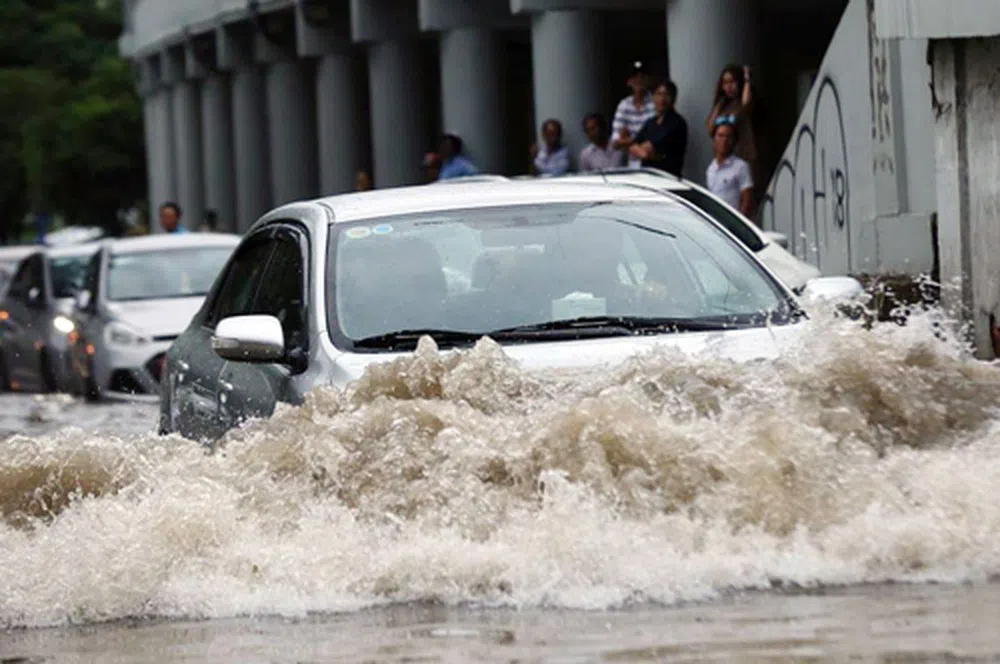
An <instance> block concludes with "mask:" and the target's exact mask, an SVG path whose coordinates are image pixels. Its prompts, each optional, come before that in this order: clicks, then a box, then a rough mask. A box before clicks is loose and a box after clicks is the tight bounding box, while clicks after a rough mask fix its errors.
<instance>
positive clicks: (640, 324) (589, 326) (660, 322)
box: [491, 316, 746, 337]
mask: <svg viewBox="0 0 1000 664" xmlns="http://www.w3.org/2000/svg"><path fill="white" fill-rule="evenodd" d="M745 326H746V325H745V324H741V323H735V322H732V321H724V320H713V319H704V318H703V319H699V318H663V317H644V316H586V317H582V318H573V319H569V320H555V321H549V322H546V323H538V324H536V325H522V326H519V327H511V328H507V329H503V330H497V331H496V332H493V333H492V334H491V336H494V335H502V336H507V337H509V336H514V335H531V334H534V333H561V334H567V333H577V334H581V335H586V336H593V334H588V333H601V334H600V336H615V335H617V336H625V335H628V336H632V335H639V334H662V333H664V332H706V331H712V330H731V329H734V328H740V327H745Z"/></svg>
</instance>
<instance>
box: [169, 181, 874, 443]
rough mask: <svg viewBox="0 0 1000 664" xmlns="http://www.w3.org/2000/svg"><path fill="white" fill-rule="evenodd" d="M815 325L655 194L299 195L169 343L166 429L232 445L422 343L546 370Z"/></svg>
mask: <svg viewBox="0 0 1000 664" xmlns="http://www.w3.org/2000/svg"><path fill="white" fill-rule="evenodd" d="M813 290H814V291H816V292H824V293H825V294H826V295H836V294H837V293H838V292H839V293H841V294H851V293H854V292H856V291H857V290H860V286H859V285H858V283H857V282H856V281H854V280H845V281H832V282H825V281H824V280H817V281H814V282H813ZM804 319H805V313H804V312H803V310H802V309H801V307H800V304H799V302H798V301H797V300H796V298H795V297H794V296H793V294H792V292H791V290H790V289H789V288H788V286H786V285H785V284H784V283H783V282H782V281H781V280H779V279H778V278H776V276H775V275H774V273H773V272H772V271H771V270H770V269H768V268H767V267H766V266H765V265H764V264H763V263H762V262H761V261H760V260H759V259H758V258H757V257H756V255H755V254H754V253H753V252H751V251H749V250H748V249H747V248H746V246H744V245H743V244H741V243H740V242H739V241H738V240H737V239H736V238H735V237H734V236H733V235H732V234H731V233H730V232H729V231H727V230H726V229H725V228H724V227H723V226H721V225H720V224H718V223H717V222H716V221H714V220H713V219H711V218H710V217H708V216H707V215H706V214H704V213H703V212H701V211H700V210H698V208H696V207H695V206H693V205H691V204H690V203H687V202H685V201H683V200H682V199H680V198H677V197H674V196H664V195H663V194H662V193H660V192H657V191H651V190H649V189H646V188H640V187H630V186H624V185H611V184H591V183H585V184H584V183H580V184H574V183H571V182H564V183H559V184H555V183H553V182H551V181H540V180H539V181H528V182H515V181H508V180H502V181H485V182H469V183H466V184H464V185H463V186H448V187H443V186H437V185H424V186H418V187H401V188H397V189H392V190H382V191H372V192H364V193H351V194H343V195H340V196H334V197H330V198H324V199H319V200H314V201H306V202H301V203H295V204H289V205H286V206H283V207H281V208H278V209H277V210H274V211H272V212H270V213H269V214H267V215H265V216H264V217H263V218H261V219H260V220H258V221H257V222H256V223H255V224H254V226H253V227H252V228H251V229H250V230H249V231H248V232H247V234H246V236H245V237H244V239H243V241H242V243H241V244H240V246H239V247H238V248H237V249H236V251H235V252H234V253H233V256H232V258H231V260H230V261H229V263H228V264H227V265H226V267H225V268H224V270H223V272H222V275H221V276H220V278H219V280H218V281H217V282H216V284H215V285H214V286H213V288H212V290H211V292H209V294H208V295H207V296H206V298H205V304H204V306H203V307H202V308H201V309H200V310H199V311H198V312H197V313H196V314H195V316H194V318H193V319H192V320H191V324H190V325H189V326H188V327H187V329H186V330H185V331H184V332H183V333H182V334H181V336H180V337H179V338H178V339H177V341H176V342H174V344H173V345H172V346H171V348H170V350H169V351H168V352H167V359H166V365H165V367H164V372H163V379H162V381H161V387H162V393H161V395H162V396H161V399H160V425H159V430H160V431H161V432H162V433H170V432H180V433H181V434H183V435H185V436H187V437H189V438H195V439H214V438H216V437H218V436H220V435H222V434H223V433H224V432H225V431H226V430H227V429H229V428H231V427H233V426H236V425H238V424H239V423H240V422H242V421H243V420H245V419H246V418H250V417H266V416H269V415H270V414H271V413H272V412H273V410H274V408H275V406H276V404H277V403H278V402H286V403H293V404H294V403H301V402H302V400H303V398H304V395H305V394H306V393H308V392H309V391H310V390H312V389H313V388H315V387H317V386H322V385H335V386H345V385H347V384H349V383H350V382H352V381H354V380H356V379H358V378H359V377H360V376H361V375H362V374H363V372H364V371H365V369H366V368H367V367H369V366H371V365H373V364H375V363H380V362H385V361H388V360H392V359H394V358H397V357H400V356H402V355H404V354H407V353H411V352H412V351H414V350H415V349H416V347H417V344H418V342H419V340H420V339H422V338H424V337H430V338H432V339H433V340H434V341H435V342H436V343H437V345H438V348H439V349H442V350H444V349H451V348H464V347H469V346H471V345H473V344H474V343H476V342H477V341H478V340H480V339H481V338H482V337H484V336H489V337H491V338H492V339H493V340H494V341H496V342H497V343H499V344H501V345H502V347H503V348H504V351H505V352H506V353H507V354H508V355H509V356H510V357H512V358H513V359H514V360H516V361H519V362H521V363H522V364H523V366H525V367H526V368H528V369H531V370H545V369H558V368H570V367H583V366H594V365H602V364H614V363H618V362H621V361H622V360H625V359H626V358H628V357H629V356H631V355H633V354H635V353H638V352H640V351H643V350H646V349H650V348H652V347H654V346H673V347H677V348H680V349H682V350H684V351H689V352H696V351H699V350H706V349H711V350H712V351H713V352H715V353H717V354H719V355H720V356H728V357H732V358H739V359H752V358H760V357H773V356H775V355H776V354H777V352H778V348H779V344H780V343H781V340H782V339H787V338H789V337H792V336H795V335H797V334H799V333H800V329H801V327H802V325H803V321H804Z"/></svg>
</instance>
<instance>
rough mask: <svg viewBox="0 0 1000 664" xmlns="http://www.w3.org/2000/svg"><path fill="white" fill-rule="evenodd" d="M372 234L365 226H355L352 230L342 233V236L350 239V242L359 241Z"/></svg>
mask: <svg viewBox="0 0 1000 664" xmlns="http://www.w3.org/2000/svg"><path fill="white" fill-rule="evenodd" d="M371 234H372V229H370V228H368V227H367V226H355V227H354V228H348V229H347V230H346V231H344V235H346V236H347V237H349V238H351V239H352V240H361V239H363V238H366V237H368V236H369V235H371Z"/></svg>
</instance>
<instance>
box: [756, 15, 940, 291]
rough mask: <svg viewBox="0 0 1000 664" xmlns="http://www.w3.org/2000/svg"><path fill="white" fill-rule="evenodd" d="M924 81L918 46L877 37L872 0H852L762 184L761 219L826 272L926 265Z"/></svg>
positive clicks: (914, 269) (929, 193) (930, 202)
mask: <svg viewBox="0 0 1000 664" xmlns="http://www.w3.org/2000/svg"><path fill="white" fill-rule="evenodd" d="M859 53H865V54H866V57H859ZM929 81H930V76H929V69H928V67H927V64H926V58H925V54H924V52H923V51H922V50H921V48H920V45H919V44H913V45H908V46H906V47H901V46H900V45H899V44H897V43H893V42H884V41H881V40H879V39H877V38H876V37H875V26H874V7H873V5H872V1H871V0H851V2H850V3H849V4H848V6H847V9H846V10H845V12H844V15H843V17H842V18H841V21H840V25H839V26H838V28H837V31H836V33H835V34H834V38H833V41H832V43H831V44H830V48H829V50H828V51H827V54H826V56H825V57H824V59H823V63H822V65H821V67H820V70H819V72H818V75H817V77H816V81H815V83H814V85H813V88H812V91H811V92H810V94H809V96H808V98H807V99H806V103H805V107H804V108H803V110H802V113H801V115H800V117H799V122H798V124H797V126H796V128H795V131H794V132H793V133H792V136H791V139H790V141H789V143H788V145H787V147H786V149H785V151H784V153H783V155H782V157H781V159H780V161H779V165H778V167H777V170H776V172H775V175H774V177H773V179H772V181H771V183H770V185H769V187H768V191H767V196H766V198H765V200H764V203H763V205H762V209H761V222H762V224H763V226H764V227H765V228H767V229H770V230H776V231H779V232H782V233H785V234H787V235H788V236H789V241H790V248H791V249H792V251H793V252H794V253H795V254H796V255H797V256H799V257H800V258H803V259H804V260H807V261H809V262H811V263H813V264H815V265H816V266H818V267H819V268H820V269H821V270H823V271H824V272H825V273H828V274H844V273H862V272H868V273H871V272H886V271H890V272H905V273H910V274H917V273H922V272H929V271H930V270H931V268H932V266H933V261H934V248H933V245H932V235H931V219H932V213H933V211H934V210H935V209H936V203H935V200H934V197H933V175H932V172H931V170H930V165H931V164H933V158H932V145H933V144H932V138H931V132H932V122H931V117H930V91H929V87H928V86H929Z"/></svg>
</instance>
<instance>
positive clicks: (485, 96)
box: [441, 27, 505, 173]
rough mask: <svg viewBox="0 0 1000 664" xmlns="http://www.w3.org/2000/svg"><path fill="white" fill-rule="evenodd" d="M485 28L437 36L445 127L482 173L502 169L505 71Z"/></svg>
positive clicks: (454, 31)
mask: <svg viewBox="0 0 1000 664" xmlns="http://www.w3.org/2000/svg"><path fill="white" fill-rule="evenodd" d="M501 65H502V63H501V61H500V58H499V45H498V44H497V42H496V40H495V38H494V34H493V31H492V30H490V29H489V28H480V27H463V28H457V29H454V30H449V31H447V32H445V33H443V34H442V35H441V102H442V109H441V110H442V116H443V118H442V119H443V126H444V130H445V131H446V132H448V133H452V134H456V135H458V136H460V137H461V138H462V142H463V143H464V146H465V152H466V156H467V157H468V158H469V159H471V160H472V162H473V163H474V164H476V166H477V167H478V168H479V170H480V171H482V172H492V173H502V172H503V167H504V162H505V159H504V158H505V155H504V150H503V146H504V140H503V139H504V136H503V126H502V112H503V80H504V73H503V68H502V66H501Z"/></svg>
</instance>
